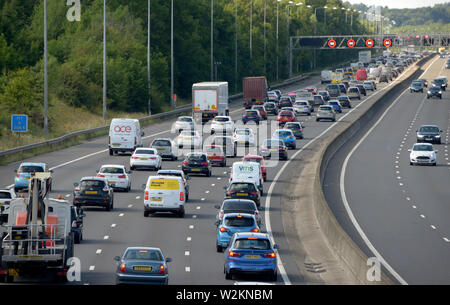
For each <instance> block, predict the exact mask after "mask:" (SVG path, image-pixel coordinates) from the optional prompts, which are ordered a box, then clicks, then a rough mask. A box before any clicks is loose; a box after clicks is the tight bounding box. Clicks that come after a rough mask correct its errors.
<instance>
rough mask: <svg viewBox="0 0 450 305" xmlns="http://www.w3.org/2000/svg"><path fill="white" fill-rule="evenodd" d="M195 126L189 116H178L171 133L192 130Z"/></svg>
mask: <svg viewBox="0 0 450 305" xmlns="http://www.w3.org/2000/svg"><path fill="white" fill-rule="evenodd" d="M194 129H195V124H194V119H193V118H192V117H190V116H180V117H178V119H177V121H176V122H175V125H174V126H173V128H172V132H176V133H180V132H181V131H183V130H194Z"/></svg>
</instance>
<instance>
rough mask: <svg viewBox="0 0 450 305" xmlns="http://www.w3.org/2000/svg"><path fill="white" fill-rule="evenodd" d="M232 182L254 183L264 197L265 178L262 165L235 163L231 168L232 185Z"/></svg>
mask: <svg viewBox="0 0 450 305" xmlns="http://www.w3.org/2000/svg"><path fill="white" fill-rule="evenodd" d="M232 181H252V182H254V183H255V184H256V186H257V187H258V189H259V192H260V194H261V196H262V195H263V183H262V181H263V177H262V171H261V165H260V164H259V163H257V162H234V163H233V166H232V167H231V174H230V181H229V182H230V183H231V182H232Z"/></svg>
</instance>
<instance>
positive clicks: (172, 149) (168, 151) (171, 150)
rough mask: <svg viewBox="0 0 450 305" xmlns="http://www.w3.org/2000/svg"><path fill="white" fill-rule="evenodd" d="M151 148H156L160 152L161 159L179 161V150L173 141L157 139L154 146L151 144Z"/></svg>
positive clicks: (153, 143)
mask: <svg viewBox="0 0 450 305" xmlns="http://www.w3.org/2000/svg"><path fill="white" fill-rule="evenodd" d="M150 147H151V148H156V150H157V151H158V155H160V156H161V158H170V159H171V160H172V161H173V160H178V149H177V145H176V144H175V142H174V141H172V139H169V138H156V139H154V140H153V142H152V144H150Z"/></svg>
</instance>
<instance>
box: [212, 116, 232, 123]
mask: <svg viewBox="0 0 450 305" xmlns="http://www.w3.org/2000/svg"><path fill="white" fill-rule="evenodd" d="M229 120H230V119H229V118H218V117H216V118H215V119H214V121H216V122H228V121H229Z"/></svg>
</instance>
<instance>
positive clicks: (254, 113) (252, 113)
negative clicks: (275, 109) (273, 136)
mask: <svg viewBox="0 0 450 305" xmlns="http://www.w3.org/2000/svg"><path fill="white" fill-rule="evenodd" d="M261 119H262V118H261V115H260V114H259V111H258V110H252V109H250V110H245V112H244V114H243V115H242V122H243V123H244V124H247V123H248V122H250V121H253V122H255V123H256V125H259V121H260V120H261Z"/></svg>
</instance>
